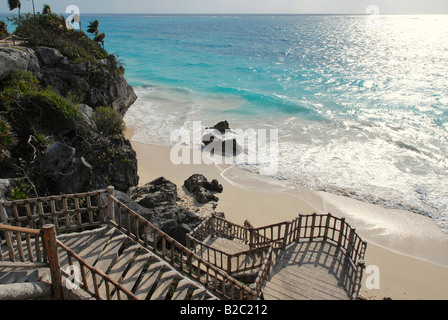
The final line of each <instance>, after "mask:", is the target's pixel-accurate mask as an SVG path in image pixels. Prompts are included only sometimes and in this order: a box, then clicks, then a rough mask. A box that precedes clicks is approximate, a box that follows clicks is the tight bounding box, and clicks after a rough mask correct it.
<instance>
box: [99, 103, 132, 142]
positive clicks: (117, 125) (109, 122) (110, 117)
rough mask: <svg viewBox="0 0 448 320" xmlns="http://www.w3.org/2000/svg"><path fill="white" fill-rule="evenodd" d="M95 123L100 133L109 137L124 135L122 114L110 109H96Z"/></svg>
mask: <svg viewBox="0 0 448 320" xmlns="http://www.w3.org/2000/svg"><path fill="white" fill-rule="evenodd" d="M93 121H94V122H95V125H96V127H97V128H98V130H99V131H101V132H102V133H103V134H105V135H109V136H110V135H114V134H120V133H122V132H123V130H124V127H125V125H124V121H123V119H122V117H121V115H120V113H118V112H117V111H115V110H114V109H112V108H108V107H98V108H96V109H95V111H94V112H93Z"/></svg>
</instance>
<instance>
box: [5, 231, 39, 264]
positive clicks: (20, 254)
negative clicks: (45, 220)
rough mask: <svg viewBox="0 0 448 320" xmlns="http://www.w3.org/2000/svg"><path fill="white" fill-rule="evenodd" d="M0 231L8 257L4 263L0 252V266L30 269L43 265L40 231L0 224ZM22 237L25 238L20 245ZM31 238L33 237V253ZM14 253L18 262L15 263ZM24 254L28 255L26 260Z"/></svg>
mask: <svg viewBox="0 0 448 320" xmlns="http://www.w3.org/2000/svg"><path fill="white" fill-rule="evenodd" d="M0 231H2V232H3V234H4V238H5V239H4V241H5V244H6V247H7V250H8V256H9V261H5V258H4V257H3V253H2V252H1V250H0V265H2V266H9V267H21V266H25V267H30V266H32V265H35V266H41V267H42V266H44V265H45V263H44V258H43V257H42V252H41V251H42V250H41V247H40V242H41V241H40V236H41V230H37V229H30V228H22V227H15V226H10V225H6V224H4V223H0ZM10 233H11V234H10ZM23 236H24V237H25V240H24V242H25V243H24V244H22V239H23ZM31 237H34V251H33V245H32V243H31ZM0 240H1V238H0ZM24 247H25V248H24ZM15 252H17V258H18V260H20V262H18V261H16V260H17V259H16V254H15ZM26 252H27V253H28V258H26V255H25V253H26Z"/></svg>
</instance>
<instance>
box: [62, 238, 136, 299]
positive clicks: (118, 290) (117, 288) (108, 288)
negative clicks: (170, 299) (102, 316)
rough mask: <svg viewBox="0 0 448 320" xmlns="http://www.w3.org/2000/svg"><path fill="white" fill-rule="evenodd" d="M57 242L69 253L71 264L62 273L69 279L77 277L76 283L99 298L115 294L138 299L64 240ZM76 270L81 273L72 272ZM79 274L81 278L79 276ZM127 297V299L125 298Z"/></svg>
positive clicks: (122, 297) (117, 297)
mask: <svg viewBox="0 0 448 320" xmlns="http://www.w3.org/2000/svg"><path fill="white" fill-rule="evenodd" d="M57 244H58V246H59V247H60V248H61V249H62V250H64V251H65V253H66V254H67V257H68V263H69V266H70V267H69V268H67V269H66V270H61V272H62V274H63V275H64V276H65V277H66V278H67V279H71V278H75V280H76V282H77V283H75V284H76V285H77V286H79V287H81V288H83V289H84V290H85V291H86V292H87V293H88V294H90V295H91V296H92V297H95V298H96V299H98V300H112V296H113V295H115V298H116V299H117V300H138V298H137V297H136V296H135V295H134V294H132V293H131V292H130V291H129V290H127V289H125V288H123V286H122V285H121V284H119V283H117V282H116V281H114V280H113V279H111V278H110V277H109V276H108V275H106V274H104V273H103V272H101V271H99V270H97V269H96V268H94V267H92V266H90V265H89V264H88V263H86V262H85V261H84V260H83V259H82V258H81V257H79V256H78V255H77V254H76V253H75V252H73V251H72V250H71V249H70V248H68V247H67V246H65V245H64V244H63V243H62V242H60V241H58V242H57ZM74 261H75V262H76V263H75V262H74ZM74 270H79V274H76V275H74V274H72V272H73V271H74ZM86 270H87V272H86ZM78 276H80V278H81V279H79V278H77V277H78ZM101 285H103V288H104V289H103V290H100V286H101ZM92 286H93V288H92ZM122 295H123V296H122ZM125 297H126V299H124V298H125Z"/></svg>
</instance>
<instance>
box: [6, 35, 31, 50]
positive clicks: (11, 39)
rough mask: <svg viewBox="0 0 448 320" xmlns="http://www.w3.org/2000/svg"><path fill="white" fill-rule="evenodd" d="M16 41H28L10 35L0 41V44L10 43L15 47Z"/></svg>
mask: <svg viewBox="0 0 448 320" xmlns="http://www.w3.org/2000/svg"><path fill="white" fill-rule="evenodd" d="M16 39H17V40H19V41H21V40H28V38H20V37H18V36H16V35H15V34H12V35H10V36H9V37H6V38H5V39H0V43H2V42H4V43H5V44H7V43H8V41H11V42H12V44H13V46H14V47H15V46H16Z"/></svg>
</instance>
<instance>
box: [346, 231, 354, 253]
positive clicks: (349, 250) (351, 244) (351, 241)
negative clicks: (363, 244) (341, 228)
mask: <svg viewBox="0 0 448 320" xmlns="http://www.w3.org/2000/svg"><path fill="white" fill-rule="evenodd" d="M355 232H356V229H354V228H352V227H350V234H349V238H348V245H347V251H346V255H347V257H349V258H350V257H351V255H352V252H353V248H354V246H355ZM352 260H353V261H354V259H352Z"/></svg>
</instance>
